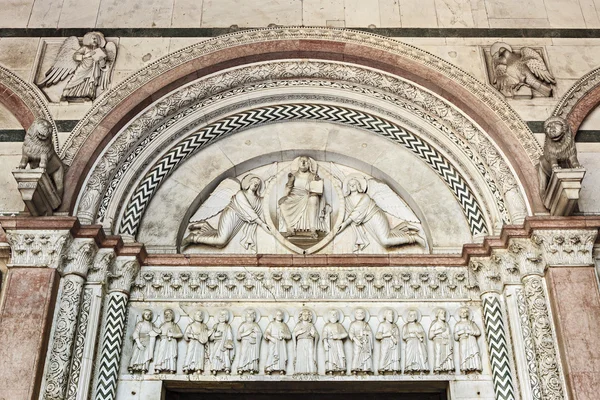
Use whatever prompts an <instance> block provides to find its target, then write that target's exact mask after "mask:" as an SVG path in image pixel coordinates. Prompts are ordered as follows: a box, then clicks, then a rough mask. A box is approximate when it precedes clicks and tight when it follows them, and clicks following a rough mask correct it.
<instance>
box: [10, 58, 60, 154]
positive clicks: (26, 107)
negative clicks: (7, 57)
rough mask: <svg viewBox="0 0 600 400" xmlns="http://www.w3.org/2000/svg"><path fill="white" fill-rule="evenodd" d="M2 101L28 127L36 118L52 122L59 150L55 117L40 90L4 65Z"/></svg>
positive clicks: (53, 134)
mask: <svg viewBox="0 0 600 400" xmlns="http://www.w3.org/2000/svg"><path fill="white" fill-rule="evenodd" d="M0 103H2V104H4V105H5V106H6V108H8V109H9V110H10V111H11V112H12V113H13V115H14V116H15V117H16V118H17V120H18V121H19V123H20V124H21V126H23V128H25V129H27V128H29V126H30V125H31V123H32V122H33V120H34V119H36V118H44V119H46V120H47V121H48V122H50V124H52V139H53V142H54V148H55V150H56V151H58V136H57V129H56V125H55V123H54V119H53V118H52V115H51V114H50V111H49V110H48V107H46V103H45V101H44V99H43V95H42V93H41V92H40V90H39V89H38V88H37V87H35V86H34V85H31V84H29V83H27V82H25V81H24V80H23V79H21V78H19V77H18V76H17V75H15V74H13V73H12V72H10V71H9V70H7V69H6V68H4V67H0Z"/></svg>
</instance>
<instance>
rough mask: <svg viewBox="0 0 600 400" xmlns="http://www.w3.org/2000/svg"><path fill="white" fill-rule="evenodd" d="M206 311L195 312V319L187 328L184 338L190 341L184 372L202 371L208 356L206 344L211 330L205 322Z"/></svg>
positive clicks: (184, 362)
mask: <svg viewBox="0 0 600 400" xmlns="http://www.w3.org/2000/svg"><path fill="white" fill-rule="evenodd" d="M204 316H205V313H204V312H202V311H201V310H197V311H196V312H194V316H193V321H192V322H191V323H190V324H189V325H188V326H187V327H186V328H185V331H184V332H183V339H184V340H185V341H186V342H188V345H187V351H186V353H185V359H184V361H183V372H184V373H186V374H193V373H202V372H203V371H204V361H205V358H206V354H207V353H206V346H207V344H208V337H209V336H210V334H211V331H210V330H209V329H208V326H206V324H205V323H204Z"/></svg>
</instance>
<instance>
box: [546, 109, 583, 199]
mask: <svg viewBox="0 0 600 400" xmlns="http://www.w3.org/2000/svg"><path fill="white" fill-rule="evenodd" d="M544 132H545V133H546V140H545V142H544V154H543V155H542V156H541V157H540V165H539V179H540V193H541V194H542V196H543V195H544V194H545V193H546V189H547V186H548V181H549V180H550V176H551V175H552V170H553V169H555V168H580V167H581V165H580V164H579V161H578V160H577V150H576V148H575V141H574V140H573V134H572V133H571V127H570V126H569V123H568V122H567V120H565V119H564V118H562V117H550V118H548V119H547V120H546V121H545V122H544Z"/></svg>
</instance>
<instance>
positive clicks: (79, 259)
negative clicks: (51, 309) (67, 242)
mask: <svg viewBox="0 0 600 400" xmlns="http://www.w3.org/2000/svg"><path fill="white" fill-rule="evenodd" d="M96 251H97V248H96V245H95V243H94V240H93V239H75V240H74V241H73V244H72V246H71V249H70V251H69V255H68V256H67V262H66V264H65V267H64V269H63V271H62V275H63V277H62V279H61V290H60V300H59V302H58V307H59V308H58V312H57V315H56V320H55V324H54V327H55V328H54V334H53V338H52V347H51V350H50V358H49V360H48V365H47V368H46V377H45V379H46V387H45V390H44V399H47V400H63V399H64V398H65V395H66V390H67V383H68V379H69V366H70V362H71V355H72V351H73V339H74V337H75V328H76V323H77V318H78V316H79V311H80V303H81V292H82V290H83V284H84V282H85V279H86V276H87V274H88V270H89V268H90V266H91V265H92V261H93V260H94V256H95V254H96Z"/></svg>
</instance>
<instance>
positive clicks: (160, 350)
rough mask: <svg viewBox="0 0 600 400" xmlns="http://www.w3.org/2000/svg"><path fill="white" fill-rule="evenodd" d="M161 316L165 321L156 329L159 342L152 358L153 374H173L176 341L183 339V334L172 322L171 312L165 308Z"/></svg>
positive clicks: (175, 367)
mask: <svg viewBox="0 0 600 400" xmlns="http://www.w3.org/2000/svg"><path fill="white" fill-rule="evenodd" d="M163 315H164V320H165V321H164V322H163V323H162V324H161V325H160V327H159V328H158V330H159V332H160V333H159V337H160V340H159V342H158V345H157V346H156V354H155V356H154V360H155V362H154V372H155V373H157V374H159V373H165V372H166V373H171V374H174V373H175V372H176V371H177V340H178V339H181V338H182V337H183V333H182V332H181V329H180V328H179V325H177V323H176V322H175V321H174V319H175V313H174V312H173V310H171V309H170V308H167V309H166V310H165V311H164V313H163Z"/></svg>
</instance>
